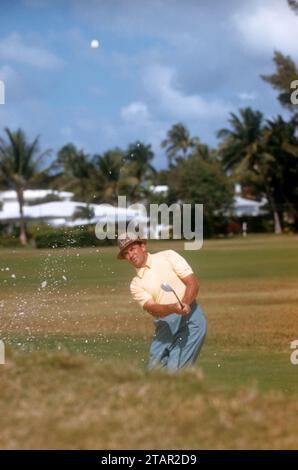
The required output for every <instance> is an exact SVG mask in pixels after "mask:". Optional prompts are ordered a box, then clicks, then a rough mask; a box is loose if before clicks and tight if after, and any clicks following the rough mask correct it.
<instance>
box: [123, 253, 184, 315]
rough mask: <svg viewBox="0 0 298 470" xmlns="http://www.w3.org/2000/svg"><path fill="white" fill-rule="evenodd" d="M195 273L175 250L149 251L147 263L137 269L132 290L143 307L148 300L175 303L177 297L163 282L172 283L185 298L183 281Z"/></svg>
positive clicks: (159, 302)
mask: <svg viewBox="0 0 298 470" xmlns="http://www.w3.org/2000/svg"><path fill="white" fill-rule="evenodd" d="M190 274H193V270H192V269H191V267H190V266H189V264H188V263H187V261H186V260H185V259H184V258H183V257H182V256H181V255H179V254H178V253H177V252H176V251H174V250H165V251H160V252H158V253H154V254H150V253H148V257H147V261H146V265H145V266H144V267H142V268H139V269H137V270H136V276H135V277H134V278H133V280H132V281H131V283H130V292H131V294H132V297H133V298H134V300H136V301H137V302H138V303H139V304H140V305H141V307H143V306H144V304H145V303H146V302H147V301H148V300H153V301H154V302H156V303H158V304H162V305H164V304H174V303H176V302H177V299H176V297H175V295H174V294H173V292H165V291H164V290H162V289H161V284H162V283H163V282H166V283H168V284H170V286H171V287H173V289H174V290H175V292H176V294H177V295H178V297H179V298H180V300H181V299H182V298H183V296H184V293H185V289H186V286H185V284H184V283H183V282H182V281H181V279H183V278H185V277H186V276H189V275H190Z"/></svg>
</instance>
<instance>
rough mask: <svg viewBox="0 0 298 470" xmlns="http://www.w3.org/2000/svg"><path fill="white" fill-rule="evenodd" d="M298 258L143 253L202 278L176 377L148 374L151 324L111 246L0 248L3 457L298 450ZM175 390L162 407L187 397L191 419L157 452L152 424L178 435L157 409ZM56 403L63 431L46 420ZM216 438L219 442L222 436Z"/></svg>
mask: <svg viewBox="0 0 298 470" xmlns="http://www.w3.org/2000/svg"><path fill="white" fill-rule="evenodd" d="M297 246H298V237H297V236H278V237H276V236H263V235H260V236H248V237H247V238H234V239H221V240H207V241H206V242H205V243H204V246H203V248H202V249H201V250H198V251H184V250H183V242H181V241H175V242H166V241H163V242H158V241H152V242H150V241H149V243H148V249H149V251H151V252H156V251H159V250H163V249H175V250H177V251H179V252H180V253H181V254H182V255H183V256H185V258H186V259H187V260H188V261H189V262H190V264H191V266H192V267H193V269H194V271H195V272H196V274H197V275H198V277H199V279H200V293H199V297H198V300H199V302H200V304H201V306H202V308H203V310H204V312H205V314H206V317H207V320H208V333H207V337H206V341H205V344H204V347H203V350H202V353H201V355H200V357H199V360H198V361H197V363H196V365H195V367H194V368H193V369H192V371H190V372H189V373H187V372H180V373H178V374H176V375H174V376H172V375H171V374H170V375H169V374H166V373H163V372H154V373H151V374H150V373H148V372H147V360H148V351H149V346H150V341H151V337H152V334H153V321H152V320H153V319H152V317H151V316H150V315H149V314H148V313H146V312H144V311H142V309H141V308H140V307H139V306H138V305H137V304H135V303H134V302H133V301H132V300H131V298H130V294H129V282H130V279H131V277H132V276H133V275H134V270H133V268H132V267H131V266H129V265H128V264H127V263H126V262H125V261H119V260H117V259H116V254H117V248H116V247H107V248H94V249H93V248H84V249H77V248H66V249H49V250H40V251H39V250H33V249H15V250H10V249H3V250H1V251H0V292H1V298H0V319H1V323H0V339H2V340H3V341H4V343H5V346H6V350H7V351H6V353H7V354H6V355H7V363H6V364H5V365H0V375H1V379H2V384H3V386H2V390H3V393H2V394H1V398H0V413H1V410H2V411H3V412H7V413H8V414H9V415H10V416H11V419H10V420H9V419H8V418H5V426H6V428H5V429H6V431H5V433H4V434H3V435H2V437H1V438H0V448H1V447H2V448H9V447H13V448H34V447H35V446H37V447H38V443H39V445H40V446H41V447H42V448H48V447H49V446H50V445H53V446H57V447H58V448H63V446H66V447H70V448H88V447H91V448H96V447H98V448H104V447H105V446H110V448H129V447H130V446H133V445H134V443H135V447H130V448H146V446H147V448H150V446H153V447H151V448H171V445H172V446H173V447H172V448H187V447H188V448H206V447H209V448H241V447H245V448H252V447H256V448H266V447H267V448H278V447H282V448H295V446H298V439H297V438H296V437H295V433H294V426H295V425H294V421H293V422H292V418H291V416H292V415H293V416H294V415H295V414H296V413H297V410H296V403H297V395H298V366H295V365H292V364H291V362H290V355H291V353H292V350H291V349H290V343H291V342H292V341H293V340H295V339H298V307H297V306H298V288H297V286H298V250H297ZM45 283H46V284H45ZM60 358H61V360H60ZM72 364H74V366H72ZM76 373H78V376H76V377H75V376H73V374H76ZM36 374H37V375H36ZM56 374H57V380H56V379H55V377H56ZM185 374H186V375H185ZM187 374H188V375H187ZM47 377H48V378H47ZM58 378H59V380H58ZM39 379H40V383H39V382H38V380H39ZM47 380H48V381H49V383H48V382H47ZM33 383H34V384H35V385H34V387H33V385H32V384H33ZM70 383H71V384H72V388H71V390H70V389H69V386H70V385H69V384H70ZM123 383H125V386H124V385H123ZM84 384H86V387H87V388H86V390H85V389H84ZM121 384H122V385H121ZM158 384H159V386H160V389H158ZM122 386H123V387H124V388H123V389H122V388H121V387H122ZM24 387H25V388H26V387H27V388H26V392H24V397H23V398H22V396H21V390H24ZM43 390H45V391H47V390H49V395H48V397H49V402H48V401H47V400H46V402H45V403H43V400H42V399H41V397H42V396H43V395H42V391H43ZM63 390H68V392H67V393H66V392H64V391H63ZM96 390H98V391H99V394H100V393H103V390H104V391H105V393H106V394H107V395H108V396H110V398H109V400H110V401H108V403H107V405H106V406H107V408H104V406H105V405H103V404H102V405H101V404H100V403H98V402H97V398H96ZM133 390H135V393H136V396H135V400H136V401H135V402H134V393H133ZM100 391H102V392H100ZM168 392H169V396H170V398H169V397H167V399H166V401H165V402H166V403H167V406H169V408H170V409H171V410H172V413H174V410H175V407H176V406H179V405H178V404H179V402H180V401H181V400H182V402H183V397H186V398H187V400H188V401H187V403H186V411H185V414H183V413H182V410H181V411H179V413H178V418H177V419H178V420H180V421H179V423H180V424H179V423H177V426H176V427H175V429H172V431H171V433H170V435H171V439H172V440H170V439H169V438H168V437H165V435H164V434H162V437H160V440H158V439H157V438H153V437H152V432H153V429H154V426H153V424H154V423H155V427H157V429H158V430H159V431H160V432H162V433H165V427H164V426H165V425H166V423H168V424H169V425H171V426H172V427H173V423H172V421H171V419H172V418H171V416H170V414H169V415H168V414H167V412H166V410H163V411H161V408H160V407H163V406H164V404H163V402H162V396H163V395H164V396H167V394H168ZM121 393H122V395H121ZM14 394H15V397H16V398H15V399H16V400H17V399H18V400H21V403H22V407H23V408H22V407H21V409H20V410H19V409H18V407H17V404H16V403H17V402H16V401H15V399H14V398H13V396H14ZM88 394H90V396H92V397H91V398H92V399H91V401H90V403H89V402H88V396H89V395H88ZM93 394H94V395H93ZM118 394H120V395H119V401H118V402H117V400H116V398H115V397H116V396H118ZM152 394H153V395H152ZM154 394H155V395H154ZM126 396H127V400H128V402H127V408H126V407H125V397H126ZM155 396H156V397H157V398H156V399H154V398H155ZM59 397H60V398H59ZM80 397H81V398H80ZM251 397H253V398H251ZM151 398H152V402H151V401H150V406H149V407H148V400H150V399H151ZM80 399H84V400H85V402H86V407H85V408H84V409H83V408H80V406H79V405H78V403H79V401H80ZM36 400H41V401H40V404H37V405H36ZM59 400H60V401H59ZM212 400H214V403H213V401H212ZM247 400H248V403H249V404H248V405H247V409H245V407H246V405H245V403H247ZM192 401H193V403H196V404H197V411H194V412H193V413H194V417H196V419H197V420H198V422H202V423H203V425H204V428H205V429H206V430H207V431H206V433H205V434H203V433H202V432H201V430H197V431H195V432H194V434H192V433H191V432H190V431H189V427H188V425H187V423H190V424H189V426H194V427H195V428H196V425H195V424H194V422H193V418H194V417H191V402H192ZM56 402H57V406H58V409H59V412H58V411H57V413H58V414H57V415H56V419H57V420H58V426H57V431H55V426H54V423H53V422H52V418H51V415H52V414H53V409H52V407H53V406H54V405H53V404H54V403H56ZM242 402H243V406H242V405H241V403H242ZM69 403H70V404H71V405H70V404H69ZM91 403H93V405H92V406H95V403H96V406H97V407H99V408H97V409H96V411H94V410H93V413H94V414H95V415H96V416H97V414H98V419H99V421H100V420H101V421H100V422H104V423H105V430H106V431H105V432H106V435H101V434H100V436H98V433H97V432H96V429H97V427H98V428H100V429H101V424H99V421H96V420H95V421H94V420H93V415H92V407H91ZM203 403H204V406H203ZM220 403H221V404H222V407H221V406H220V405H219V404H220ZM36 406H37V408H36ZM70 406H79V408H80V409H81V417H79V416H77V420H76V418H75V416H74V417H70V415H69V413H70V410H69V407H70ZM120 406H123V409H122V413H123V416H122V415H121V414H120V412H121V410H120V408H119V407H120ZM234 408H235V409H234ZM34 410H36V411H34ZM38 410H39V411H38ZM249 410H250V413H251V415H249V414H248V411H249ZM38 413H39V414H38ZM101 413H103V415H102V414H101ZM104 413H106V414H104ZM148 413H149V414H148ZM159 413H161V416H163V420H164V422H163V423H161V422H160V423H159V420H158V416H159ZM54 414H55V413H54ZM151 415H152V416H153V417H154V419H153V421H152V422H150V419H149V416H151ZM82 416H84V417H85V418H84V419H85V420H88V419H89V422H87V421H86V422H85V421H82V420H83V417H82ZM125 416H126V418H127V420H129V419H134V420H135V421H136V423H138V425H131V430H133V431H134V432H136V439H135V441H133V440H132V438H131V436H128V435H127V434H125V433H124V435H123V433H121V432H120V430H119V427H121V426H122V427H123V428H124V429H128V428H129V425H128V424H127V423H126V421H125ZM30 419H32V420H33V422H35V424H36V426H39V428H36V430H34V429H32V430H31V434H30V435H29V434H27V433H26V425H25V423H26V421H28V420H30ZM65 419H69V426H68V427H67V426H66V425H65V424H63V420H65ZM94 419H95V418H94ZM262 419H266V423H264V422H263V421H262ZM34 420H35V421H34ZM16 426H19V428H17V427H16ZM65 426H66V427H65ZM243 426H244V428H243ZM292 426H293V432H292ZM47 428H49V429H51V430H52V431H51V432H52V437H51V438H50V440H47V438H46V435H47ZM38 429H41V432H40V433H39V431H38ZM243 429H245V430H243ZM274 429H275V431H274ZM141 430H142V431H141ZM154 430H155V429H154ZM219 432H222V433H224V435H223V436H221V437H220V438H219ZM32 433H33V436H34V433H35V441H34V439H33V437H32ZM38 433H39V434H38ZM55 433H56V434H55ZM71 436H72V438H71ZM95 436H96V437H95ZM71 439H72V440H71ZM216 439H217V440H216ZM148 446H149V447H148ZM193 446H194V447H193ZM37 447H36V448H37ZM107 448H108V447H107Z"/></svg>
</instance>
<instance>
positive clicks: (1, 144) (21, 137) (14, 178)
mask: <svg viewBox="0 0 298 470" xmlns="http://www.w3.org/2000/svg"><path fill="white" fill-rule="evenodd" d="M4 130H5V133H6V135H7V137H8V141H5V140H4V139H2V138H0V174H1V179H2V181H3V182H4V183H5V185H6V187H7V188H10V189H13V190H15V191H16V193H17V199H18V203H19V209H20V242H21V244H22V245H26V244H27V237H26V231H25V219H24V203H25V201H24V191H25V189H27V188H28V187H30V185H33V184H34V182H35V181H36V180H37V179H38V178H40V177H41V176H42V175H46V174H47V172H48V170H49V168H45V169H43V170H41V169H40V164H41V162H42V160H43V159H44V157H45V156H47V155H49V154H50V150H46V151H44V152H42V153H40V151H39V142H38V141H39V136H38V137H36V138H35V139H34V141H33V142H31V143H29V142H27V140H26V136H25V134H24V132H23V131H22V130H21V129H18V130H17V131H16V132H12V131H10V130H9V129H8V128H5V129H4Z"/></svg>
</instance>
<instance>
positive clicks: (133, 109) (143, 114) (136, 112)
mask: <svg viewBox="0 0 298 470" xmlns="http://www.w3.org/2000/svg"><path fill="white" fill-rule="evenodd" d="M120 114H121V117H122V119H124V121H127V122H138V121H140V120H141V121H142V122H143V121H147V120H148V119H149V111H148V108H147V105H146V104H145V103H142V102H140V101H135V102H133V103H130V104H129V105H128V106H125V107H124V108H122V109H121V111H120Z"/></svg>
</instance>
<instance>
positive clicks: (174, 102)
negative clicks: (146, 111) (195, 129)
mask: <svg viewBox="0 0 298 470" xmlns="http://www.w3.org/2000/svg"><path fill="white" fill-rule="evenodd" d="M143 83H144V86H145V89H146V91H147V93H148V94H149V96H150V97H151V98H152V99H153V100H154V103H155V106H157V107H158V108H159V109H160V110H161V111H163V112H164V113H166V114H167V115H168V116H169V117H173V118H174V119H176V120H179V119H196V118H201V117H207V116H208V117H212V116H218V115H223V114H226V113H227V112H228V109H229V108H228V107H227V106H226V104H225V103H223V102H222V101H220V100H217V99H215V98H214V99H210V100H208V101H207V100H205V99H203V98H202V97H201V96H199V95H197V94H196V95H194V94H193V95H187V94H185V93H184V92H183V91H182V90H180V89H179V86H178V84H177V83H176V82H175V71H174V69H173V68H170V67H166V66H164V65H160V64H154V65H152V66H150V67H148V68H147V69H146V70H145V73H144V75H143Z"/></svg>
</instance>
